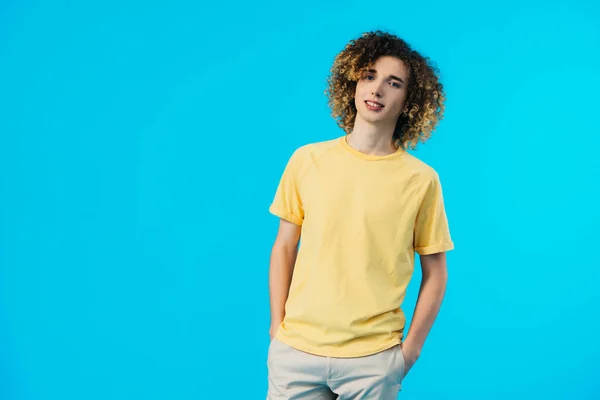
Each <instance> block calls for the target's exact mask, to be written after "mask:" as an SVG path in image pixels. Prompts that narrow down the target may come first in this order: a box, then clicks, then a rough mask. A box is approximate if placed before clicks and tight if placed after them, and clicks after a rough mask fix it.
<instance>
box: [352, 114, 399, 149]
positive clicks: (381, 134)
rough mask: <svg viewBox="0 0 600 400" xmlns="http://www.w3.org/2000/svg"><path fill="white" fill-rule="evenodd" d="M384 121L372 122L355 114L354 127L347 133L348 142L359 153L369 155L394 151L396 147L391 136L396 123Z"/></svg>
mask: <svg viewBox="0 0 600 400" xmlns="http://www.w3.org/2000/svg"><path fill="white" fill-rule="evenodd" d="M385 122H387V121H385ZM385 122H384V121H382V123H381V124H372V123H370V122H367V121H365V120H363V119H362V118H360V117H359V116H358V115H357V116H356V120H355V121H354V128H353V129H352V132H351V133H350V134H349V135H348V139H347V142H348V144H349V145H350V146H352V147H353V148H355V149H356V150H358V151H360V152H361V153H365V154H369V155H376V156H385V155H388V154H392V153H395V152H396V151H397V149H396V147H394V144H393V142H392V138H393V136H394V129H395V128H396V124H395V122H394V124H393V125H391V124H390V123H389V122H388V123H385Z"/></svg>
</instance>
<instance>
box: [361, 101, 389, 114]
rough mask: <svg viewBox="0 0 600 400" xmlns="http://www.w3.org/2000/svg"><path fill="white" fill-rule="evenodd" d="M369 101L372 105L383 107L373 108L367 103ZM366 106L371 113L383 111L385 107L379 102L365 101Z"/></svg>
mask: <svg viewBox="0 0 600 400" xmlns="http://www.w3.org/2000/svg"><path fill="white" fill-rule="evenodd" d="M367 101H369V102H371V103H375V104H379V105H380V106H381V107H371V106H370V105H369V103H367ZM365 105H366V106H367V108H368V109H369V110H371V111H379V110H382V109H383V108H384V107H385V106H384V105H383V104H381V103H380V102H378V101H374V100H365Z"/></svg>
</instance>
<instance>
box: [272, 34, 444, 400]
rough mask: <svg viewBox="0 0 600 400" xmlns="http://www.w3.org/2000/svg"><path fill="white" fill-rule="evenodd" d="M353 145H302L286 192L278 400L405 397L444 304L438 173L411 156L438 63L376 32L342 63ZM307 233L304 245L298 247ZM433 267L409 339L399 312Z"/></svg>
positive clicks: (276, 267)
mask: <svg viewBox="0 0 600 400" xmlns="http://www.w3.org/2000/svg"><path fill="white" fill-rule="evenodd" d="M328 84H329V85H328V92H327V94H328V97H329V105H330V107H331V109H332V115H333V116H334V118H336V120H337V121H338V125H339V126H340V127H341V128H342V129H343V130H344V132H345V133H344V135H343V136H340V137H337V138H335V139H333V140H328V141H323V142H318V143H312V144H308V145H305V146H302V147H300V148H299V149H297V150H296V151H295V152H294V154H293V155H292V156H291V158H290V159H289V161H288V164H287V166H286V168H285V171H284V173H283V176H282V177H281V181H280V183H279V186H278V188H277V191H276V194H275V198H274V201H273V203H272V205H271V207H270V211H271V213H273V214H274V215H276V216H278V217H280V226H279V231H278V234H277V238H276V240H275V244H274V245H273V249H272V254H271V265H270V272H269V287H270V298H271V330H270V334H271V338H272V340H271V345H270V347H269V354H268V371H269V389H268V394H267V398H268V399H272V400H275V399H335V398H338V399H340V400H344V399H377V400H391V399H396V398H397V396H398V392H399V391H400V388H401V382H402V380H403V378H404V376H406V374H407V372H408V371H409V370H410V369H411V368H412V366H413V365H414V363H415V362H416V360H417V359H418V358H419V355H420V353H421V349H422V348H423V344H424V343H425V339H426V336H427V335H428V333H429V331H430V329H431V327H432V325H433V322H434V320H435V318H436V316H437V313H438V310H439V308H440V305H441V302H442V298H443V296H444V292H445V286H446V279H447V271H446V258H445V252H446V251H449V250H452V249H453V247H454V246H453V243H452V240H451V238H450V233H449V228H448V221H447V218H446V214H445V210H444V201H443V196H442V188H441V184H440V180H439V177H438V174H437V173H436V171H435V170H434V169H433V168H431V167H430V166H428V165H426V164H425V163H424V162H422V161H420V160H418V159H417V158H415V157H414V156H412V155H410V154H409V153H407V151H406V149H407V148H414V147H415V146H416V144H417V143H418V142H419V141H422V142H425V141H426V140H427V139H428V138H429V137H430V135H431V132H432V131H433V129H434V128H435V127H436V125H437V124H438V122H439V121H440V120H441V119H442V115H443V111H444V104H443V103H444V92H443V87H442V85H441V83H439V81H438V76H437V74H436V71H435V70H434V68H433V67H431V66H430V65H429V63H428V59H427V58H424V57H423V56H421V55H420V54H418V53H417V52H416V51H413V50H412V49H411V48H410V47H409V45H408V44H406V43H405V42H404V41H403V40H401V39H400V38H398V37H396V36H394V35H391V34H389V33H385V32H381V31H376V32H368V33H365V34H363V35H362V36H361V37H360V38H358V39H356V40H352V41H351V42H350V43H349V44H348V45H347V46H346V48H345V49H344V50H343V51H342V52H341V53H340V54H338V55H337V56H336V59H335V62H334V64H333V67H332V70H331V76H330V77H329V80H328ZM301 237H302V240H301V244H300V245H299V243H300V238H301ZM415 253H417V254H419V255H420V263H421V267H422V270H423V273H422V276H423V280H422V284H421V288H420V292H419V297H418V301H417V306H416V308H415V312H414V316H413V319H412V322H411V326H410V329H409V331H408V332H409V333H408V335H406V336H405V335H404V330H405V316H404V313H403V311H402V309H401V308H400V306H401V304H402V302H403V300H404V296H405V292H406V287H407V285H408V283H409V281H410V279H411V276H412V273H413V267H414V261H415Z"/></svg>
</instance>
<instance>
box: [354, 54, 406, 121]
mask: <svg viewBox="0 0 600 400" xmlns="http://www.w3.org/2000/svg"><path fill="white" fill-rule="evenodd" d="M407 84H408V70H407V68H406V65H404V62H403V61H401V60H399V59H398V58H396V57H392V56H382V57H380V58H378V59H377V60H376V61H375V63H373V64H371V65H369V67H368V68H367V69H366V70H365V71H364V72H363V74H362V76H361V77H360V80H359V81H358V83H357V85H356V92H355V95H354V101H355V104H356V110H357V115H356V118H361V119H363V120H364V121H366V122H370V123H378V124H379V123H389V124H394V125H395V124H396V121H397V120H398V117H399V116H400V114H401V113H402V110H403V109H404V104H405V102H406V97H407V90H406V88H407Z"/></svg>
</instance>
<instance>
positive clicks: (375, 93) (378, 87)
mask: <svg viewBox="0 0 600 400" xmlns="http://www.w3.org/2000/svg"><path fill="white" fill-rule="evenodd" d="M381 85H382V83H375V84H374V85H373V88H372V89H371V95H372V96H375V97H381V96H382V94H383V90H382V88H381Z"/></svg>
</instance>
